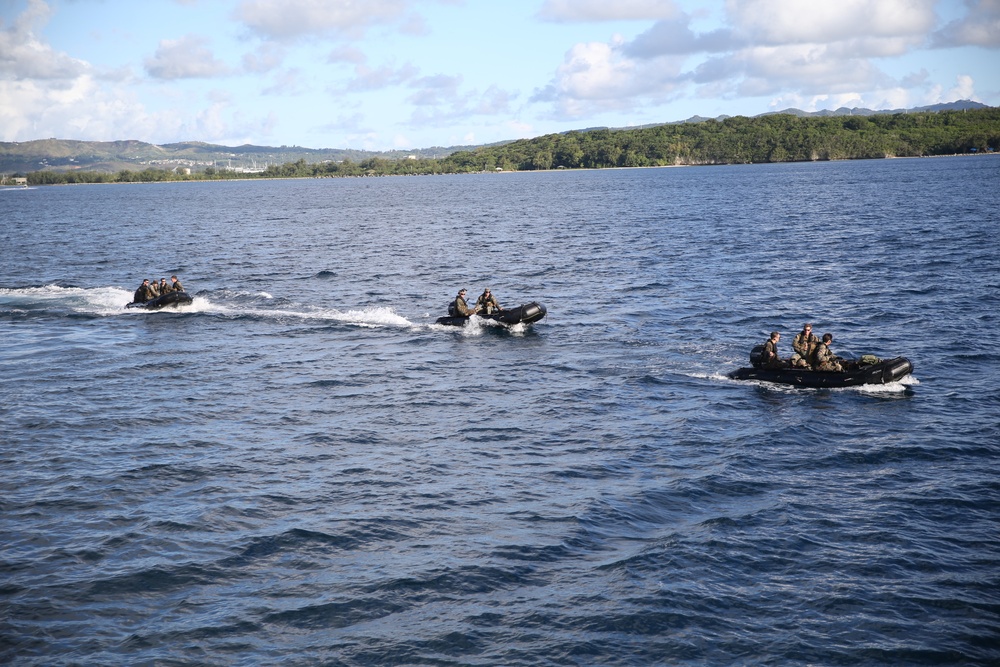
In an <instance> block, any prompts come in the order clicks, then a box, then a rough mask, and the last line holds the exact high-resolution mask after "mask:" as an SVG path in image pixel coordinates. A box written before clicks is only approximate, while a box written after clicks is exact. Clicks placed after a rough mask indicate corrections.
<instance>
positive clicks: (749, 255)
mask: <svg viewBox="0 0 1000 667" xmlns="http://www.w3.org/2000/svg"><path fill="white" fill-rule="evenodd" d="M998 211H1000V159H997V158H993V157H986V156H983V157H970V158H947V159H918V160H885V161H866V162H851V163H846V162H840V163H818V164H789V165H772V166H764V165H750V166H738V167H707V168H681V169H651V170H615V171H599V172H597V171H595V172H558V173H541V174H491V175H480V176H456V177H450V176H449V177H418V178H383V179H348V180H299V181H264V182H232V183H187V184H158V185H107V186H75V187H51V188H36V189H29V190H4V191H0V339H2V343H0V383H2V384H0V386H2V392H3V400H2V401H0V443H2V444H0V662H2V663H10V664H16V665H52V664H74V665H75V664H80V665H121V664H130V665H138V664H142V665H261V664H285V665H314V664H327V665H651V664H684V665H718V664H748V665H749V664H752V665H855V664H886V665H912V664H917V665H920V664H970V665H971V664H990V663H992V664H996V662H997V661H998V660H1000V644H998V637H1000V481H998V469H1000V465H998V463H1000V364H998V361H997V355H996V346H997V343H996V340H995V339H996V335H997V329H998V324H1000V322H998V312H1000V308H998V305H1000V303H998V302H1000V298H998V295H1000V258H998V250H1000V243H998V240H997V239H998V236H1000V230H998V219H1000V217H998V213H997V212H998ZM171 273H176V274H178V275H179V277H180V278H181V280H182V282H183V283H184V284H185V285H186V287H187V288H188V291H189V292H191V293H193V294H194V295H195V302H194V304H193V305H192V306H190V307H186V308H184V309H181V310H179V311H174V312H153V313H150V312H144V311H134V310H125V309H124V308H123V307H122V306H123V305H124V303H125V302H126V301H128V300H130V298H131V293H132V291H133V290H134V289H135V287H136V286H137V285H138V284H139V282H140V281H141V279H142V278H145V277H148V278H159V277H161V276H166V277H169V276H170V274H171ZM486 285H489V286H491V287H492V288H493V291H494V293H495V294H496V295H497V296H498V297H499V299H500V302H501V303H502V304H504V305H507V306H510V305H517V304H519V303H523V302H527V301H532V300H538V301H540V302H542V303H544V304H545V305H546V306H547V307H548V309H549V316H548V317H547V318H546V319H544V320H542V321H541V322H539V323H537V324H535V325H532V326H529V327H527V328H524V327H517V328H514V329H513V330H508V329H505V328H498V327H488V326H479V327H467V328H465V329H458V328H448V327H441V326H437V325H435V324H433V322H434V318H435V317H437V316H438V315H441V314H443V313H444V309H445V306H446V304H447V303H448V301H449V300H450V299H451V298H452V297H453V296H454V293H455V292H456V291H457V289H458V288H459V287H466V288H468V289H469V291H470V295H472V296H475V295H478V294H479V292H481V291H482V288H483V287H485V286H486ZM805 321H811V322H813V323H814V324H815V328H816V330H817V333H822V332H825V331H830V332H833V333H834V335H835V337H836V338H835V341H834V345H833V347H834V350H835V351H836V352H837V353H839V354H842V355H844V356H858V355H860V354H863V353H873V354H876V355H879V356H882V357H889V356H896V355H904V356H906V357H908V358H910V359H911V360H912V361H913V363H914V365H915V370H914V372H913V375H912V376H910V377H907V378H905V379H904V380H903V381H902V382H900V383H896V384H892V385H887V386H884V387H878V388H869V389H851V390H837V391H831V390H801V389H792V388H782V387H777V386H769V385H765V384H759V383H758V384H755V383H740V382H736V381H732V380H728V379H726V377H725V374H726V373H727V372H728V371H730V370H732V369H734V368H736V367H738V366H740V365H745V363H746V358H747V353H748V351H749V349H750V348H751V347H752V346H753V345H755V344H757V343H760V342H762V341H763V340H764V339H765V337H766V335H767V332H769V331H770V330H772V329H777V330H779V331H781V332H782V333H783V334H784V337H783V339H782V352H783V353H784V354H786V355H787V354H789V353H790V349H789V344H790V342H791V338H792V336H793V335H794V334H795V333H796V332H797V331H798V329H799V328H800V327H801V325H802V324H803V322H805Z"/></svg>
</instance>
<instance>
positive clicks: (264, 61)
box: [243, 42, 285, 74]
mask: <svg viewBox="0 0 1000 667" xmlns="http://www.w3.org/2000/svg"><path fill="white" fill-rule="evenodd" d="M284 59H285V49H284V48H282V47H281V46H279V45H277V44H276V43H275V42H264V43H263V44H261V45H260V46H259V47H258V48H257V50H256V51H254V52H252V53H247V54H245V55H244V56H243V70H244V71H245V72H253V73H256V74H263V73H264V72H270V71H271V70H273V69H276V68H277V67H279V66H280V65H281V63H282V61H283V60H284Z"/></svg>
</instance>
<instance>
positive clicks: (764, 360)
mask: <svg viewBox="0 0 1000 667" xmlns="http://www.w3.org/2000/svg"><path fill="white" fill-rule="evenodd" d="M779 340H781V334H780V333H778V332H777V331H772V332H771V337H770V338H768V339H767V342H766V343H764V351H763V352H762V353H761V355H760V360H761V364H762V365H763V367H764V368H781V367H782V366H784V365H785V364H784V362H782V361H781V357H779V356H778V341H779Z"/></svg>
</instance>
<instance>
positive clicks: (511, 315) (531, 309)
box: [437, 301, 547, 327]
mask: <svg viewBox="0 0 1000 667" xmlns="http://www.w3.org/2000/svg"><path fill="white" fill-rule="evenodd" d="M546 312H547V311H546V310H545V306H543V305H542V304H540V303H538V302H537V301H532V302H531V303H525V304H521V305H520V306H518V307H517V308H508V309H506V310H498V311H496V312H495V313H491V314H489V315H486V314H484V313H476V314H475V315H471V316H470V317H479V318H482V319H484V320H492V321H494V322H499V323H501V324H507V325H511V324H531V323H532V322H537V321H538V320H540V319H542V318H543V317H545V313H546ZM468 321H469V317H452V316H447V317H439V318H437V323H438V324H447V325H450V326H455V327H462V326H465V323H466V322H468Z"/></svg>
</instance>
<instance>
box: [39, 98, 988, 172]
mask: <svg viewBox="0 0 1000 667" xmlns="http://www.w3.org/2000/svg"><path fill="white" fill-rule="evenodd" d="M997 150H1000V108H989V109H970V110H966V111H941V112H917V113H899V114H878V115H871V116H828V117H799V116H794V115H790V114H773V115H767V116H757V117H754V118H747V117H745V116H735V117H732V118H726V119H724V120H721V121H720V120H706V121H702V122H697V123H678V124H671V125H657V126H653V127H644V128H637V129H624V130H608V129H601V130H587V131H573V132H566V133H563V134H549V135H545V136H541V137H536V138H534V139H523V140H519V141H513V142H510V143H505V144H500V145H493V146H485V147H481V148H477V149H475V150H470V151H460V152H457V153H453V154H451V155H449V156H447V157H444V158H437V159H433V158H420V159H398V160H390V159H386V158H379V157H374V158H370V159H367V160H362V161H360V162H353V161H351V160H348V159H345V160H343V161H341V162H330V161H327V162H320V163H307V162H306V161H305V160H304V159H300V160H297V161H295V162H288V163H285V164H283V165H280V166H279V165H273V166H269V167H268V168H267V169H265V170H263V171H262V172H257V173H238V172H233V171H225V170H218V169H214V168H211V167H209V168H207V169H205V170H204V171H200V172H195V173H191V174H183V173H177V172H175V171H172V170H167V169H144V170H142V171H130V170H123V171H119V172H118V173H107V172H84V171H78V172H56V171H36V172H31V173H29V174H27V177H28V182H29V183H31V184H35V185H44V184H58V183H133V182H156V181H184V180H213V179H255V178H322V177H343V176H402V175H429V174H457V173H470V172H482V171H496V170H503V171H534V170H544V169H603V168H611V167H653V166H670V165H712V164H748V163H766V162H801V161H815V160H856V159H873V158H889V157H918V156H924V155H927V156H930V155H954V154H965V153H970V152H980V153H986V152H993V151H997Z"/></svg>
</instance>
